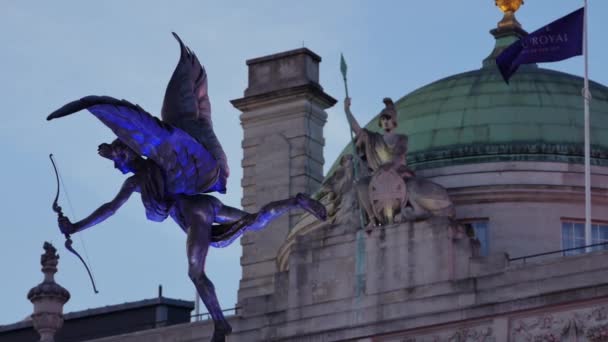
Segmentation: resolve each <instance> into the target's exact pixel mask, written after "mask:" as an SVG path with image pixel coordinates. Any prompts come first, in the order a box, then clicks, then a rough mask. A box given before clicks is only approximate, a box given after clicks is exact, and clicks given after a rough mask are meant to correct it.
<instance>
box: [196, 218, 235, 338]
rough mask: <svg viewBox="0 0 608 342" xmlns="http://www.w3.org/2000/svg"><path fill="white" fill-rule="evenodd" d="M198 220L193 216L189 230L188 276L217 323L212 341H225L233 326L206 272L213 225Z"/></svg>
mask: <svg viewBox="0 0 608 342" xmlns="http://www.w3.org/2000/svg"><path fill="white" fill-rule="evenodd" d="M197 221H203V220H202V219H198V220H197V219H196V217H194V218H192V219H191V221H190V223H191V224H192V225H191V226H190V228H189V229H188V232H187V233H188V239H187V253H188V276H190V279H191V280H192V282H193V283H194V286H195V287H196V290H197V291H198V294H199V295H200V296H201V299H202V300H203V303H205V307H207V310H208V311H209V314H210V315H211V318H213V321H214V323H215V330H214V332H213V338H212V339H211V341H213V342H215V341H218V342H220V341H221V342H223V341H224V340H225V336H226V335H228V334H230V333H231V332H232V328H231V327H230V324H228V321H226V318H225V317H224V314H223V313H222V309H221V307H220V304H219V302H218V300H217V296H216V295H215V288H214V286H213V283H212V282H211V280H209V278H208V277H207V275H206V274H205V259H206V258H207V252H208V250H209V243H210V240H211V227H210V226H209V225H208V224H207V223H206V222H197Z"/></svg>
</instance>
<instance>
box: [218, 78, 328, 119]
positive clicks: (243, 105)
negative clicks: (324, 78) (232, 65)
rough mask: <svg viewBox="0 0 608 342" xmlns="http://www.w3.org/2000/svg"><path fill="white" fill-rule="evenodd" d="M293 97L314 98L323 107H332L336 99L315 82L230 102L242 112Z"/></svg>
mask: <svg viewBox="0 0 608 342" xmlns="http://www.w3.org/2000/svg"><path fill="white" fill-rule="evenodd" d="M293 97H304V98H308V99H310V100H315V101H316V102H318V103H319V104H320V105H322V106H323V109H326V108H329V107H332V106H333V105H335V104H336V103H337V102H338V101H337V100H336V99H334V98H333V97H331V96H329V95H328V94H327V93H325V92H324V91H323V88H321V86H319V85H318V84H315V83H309V84H305V85H301V86H296V87H291V88H285V89H280V90H274V91H270V92H267V93H263V94H259V95H253V96H247V97H243V98H240V99H235V100H231V101H230V103H232V105H233V106H234V107H236V108H237V109H238V110H240V111H242V112H248V111H251V110H254V109H257V108H260V107H266V106H269V105H274V104H279V103H282V102H285V101H286V100H289V101H291V100H293Z"/></svg>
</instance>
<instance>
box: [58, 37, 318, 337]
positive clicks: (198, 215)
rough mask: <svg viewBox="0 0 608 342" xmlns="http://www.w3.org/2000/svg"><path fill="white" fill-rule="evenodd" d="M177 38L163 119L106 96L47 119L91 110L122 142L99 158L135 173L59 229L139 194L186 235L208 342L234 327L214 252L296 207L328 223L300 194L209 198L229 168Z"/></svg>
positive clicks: (89, 221) (104, 214)
mask: <svg viewBox="0 0 608 342" xmlns="http://www.w3.org/2000/svg"><path fill="white" fill-rule="evenodd" d="M173 36H174V37H175V38H176V39H177V41H178V43H179V45H180V58H179V62H178V64H177V66H176V68H175V71H174V72H173V75H172V76H171V80H170V81H169V84H168V85H167V90H166V92H165V98H164V101H163V105H162V109H161V118H162V120H161V119H158V118H157V117H155V116H153V115H151V114H149V113H148V112H146V111H145V110H144V109H142V108H141V107H139V106H138V105H135V104H132V103H130V102H127V101H125V100H118V99H115V98H112V97H109V96H87V97H84V98H81V99H80V100H76V101H73V102H70V103H68V104H66V105H64V106H63V107H61V108H59V109H58V110H56V111H54V112H53V113H51V114H50V115H49V116H48V118H47V120H53V119H57V118H61V117H64V116H67V115H70V114H73V113H76V112H79V111H81V110H84V109H86V110H87V111H89V112H90V113H91V114H93V115H94V116H95V117H97V119H99V120H100V121H101V122H102V123H104V124H105V125H106V126H107V127H109V128H110V129H111V130H112V131H113V132H114V134H116V137H117V139H116V140H114V141H113V142H111V143H109V144H108V143H103V144H101V145H99V148H98V153H99V155H100V156H102V157H104V158H107V159H109V160H111V161H113V162H114V167H115V168H116V169H118V170H120V171H121V172H122V173H123V174H131V175H130V176H129V177H128V178H127V179H126V180H125V181H124V183H123V185H122V187H121V189H120V191H119V192H118V194H117V195H116V196H115V197H114V199H112V200H111V201H109V202H107V203H105V204H103V205H101V206H100V207H99V208H97V209H96V210H94V211H93V212H92V213H91V214H90V215H89V216H87V217H85V218H83V219H82V220H80V221H77V222H71V221H70V220H69V219H68V218H67V217H66V216H64V215H63V214H62V213H61V210H60V209H59V210H56V211H57V213H58V216H59V218H58V224H59V228H60V230H61V232H62V233H63V234H66V237H69V235H70V234H74V233H77V232H81V231H83V230H85V229H87V228H90V227H92V226H94V225H96V224H98V223H100V222H102V221H104V220H105V219H107V218H109V217H110V216H112V215H113V214H114V213H115V212H116V211H117V210H118V209H119V208H120V207H121V206H122V205H123V204H124V203H125V202H126V201H127V200H128V199H129V197H130V196H131V195H132V194H133V193H134V192H138V193H140V194H141V199H142V202H143V205H144V208H145V212H146V216H147V218H148V219H149V220H152V221H158V222H160V221H163V220H165V219H166V218H167V217H169V216H170V217H171V218H172V219H173V220H174V221H175V222H176V223H177V224H178V225H179V226H180V227H181V228H182V230H183V231H184V232H185V233H186V234H187V247H186V254H187V259H188V276H189V277H190V279H191V280H192V282H193V283H194V285H195V287H196V289H197V291H198V293H199V294H200V297H201V299H202V300H203V302H204V304H205V306H206V307H207V310H208V311H209V314H210V315H211V317H212V319H213V320H214V323H215V325H214V333H213V337H212V340H211V341H225V338H226V335H228V334H230V333H231V331H232V328H231V326H230V324H229V323H228V321H227V320H226V318H225V317H224V315H223V314H222V309H221V307H220V305H219V302H218V300H217V297H216V294H215V289H214V285H213V283H212V282H211V280H210V279H209V278H208V276H207V274H206V272H205V259H206V256H207V252H208V250H209V247H210V246H213V247H224V246H227V245H229V244H230V243H232V242H233V241H234V240H235V239H237V238H238V237H239V236H241V235H242V234H243V233H244V232H246V231H256V230H260V229H263V228H264V227H266V226H267V225H268V224H269V223H270V222H272V221H273V220H274V219H275V218H277V217H279V216H280V215H282V214H284V213H286V212H287V211H289V210H291V209H296V208H299V209H303V210H306V211H308V212H310V213H311V214H313V215H314V216H315V217H317V218H318V219H319V220H325V219H326V217H327V213H326V209H325V207H324V206H323V205H322V204H321V203H320V202H318V201H315V200H313V199H311V198H310V197H309V196H308V195H306V194H302V193H300V194H298V195H296V196H295V197H292V198H288V199H285V200H281V201H275V202H271V203H269V204H267V205H265V206H263V207H262V208H261V209H260V211H259V212H257V213H251V214H250V213H247V212H245V211H242V210H240V209H237V208H233V207H230V206H227V205H224V204H223V203H222V202H221V201H219V200H218V199H217V198H215V197H213V196H211V195H210V193H213V192H218V193H225V192H226V182H227V179H228V176H229V174H230V171H229V169H228V163H227V159H226V154H225V153H224V150H223V149H222V146H221V144H220V142H219V140H218V138H217V136H216V134H215V132H214V130H213V123H212V119H211V105H210V102H209V94H208V92H207V73H206V72H205V69H204V68H203V66H202V65H201V64H200V62H199V60H198V58H197V57H196V55H195V54H194V53H193V52H192V51H191V50H190V49H189V48H188V47H187V46H186V45H184V43H183V42H182V40H181V39H180V38H179V36H178V35H177V34H175V33H173ZM55 205H56V204H55ZM55 205H54V207H55Z"/></svg>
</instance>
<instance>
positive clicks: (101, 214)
mask: <svg viewBox="0 0 608 342" xmlns="http://www.w3.org/2000/svg"><path fill="white" fill-rule="evenodd" d="M136 177H137V176H131V177H129V178H127V180H126V181H125V182H124V183H123V184H122V187H121V188H120V191H119V192H118V194H117V195H116V197H114V199H113V200H111V201H110V202H108V203H105V204H103V205H101V206H100V207H99V208H97V209H96V210H95V211H94V212H93V213H91V215H89V216H87V217H86V218H84V219H82V220H80V221H78V222H75V223H74V224H73V225H72V230H73V231H72V233H76V232H79V231H82V230H85V229H87V228H89V227H92V226H94V225H96V224H98V223H100V222H102V221H103V220H105V219H107V218H108V217H110V216H112V215H114V213H115V212H116V210H118V208H120V207H121V206H122V205H123V204H124V203H125V202H126V201H127V200H128V199H129V197H130V196H131V194H132V193H133V191H135V190H137V187H138V181H137V178H136Z"/></svg>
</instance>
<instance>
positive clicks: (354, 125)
mask: <svg viewBox="0 0 608 342" xmlns="http://www.w3.org/2000/svg"><path fill="white" fill-rule="evenodd" d="M344 112H345V113H346V118H347V119H348V123H349V124H350V127H351V128H352V130H353V132H355V134H356V135H359V133H360V132H361V126H359V123H358V122H357V119H355V116H354V115H353V113H352V112H351V111H350V97H347V98H345V99H344Z"/></svg>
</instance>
